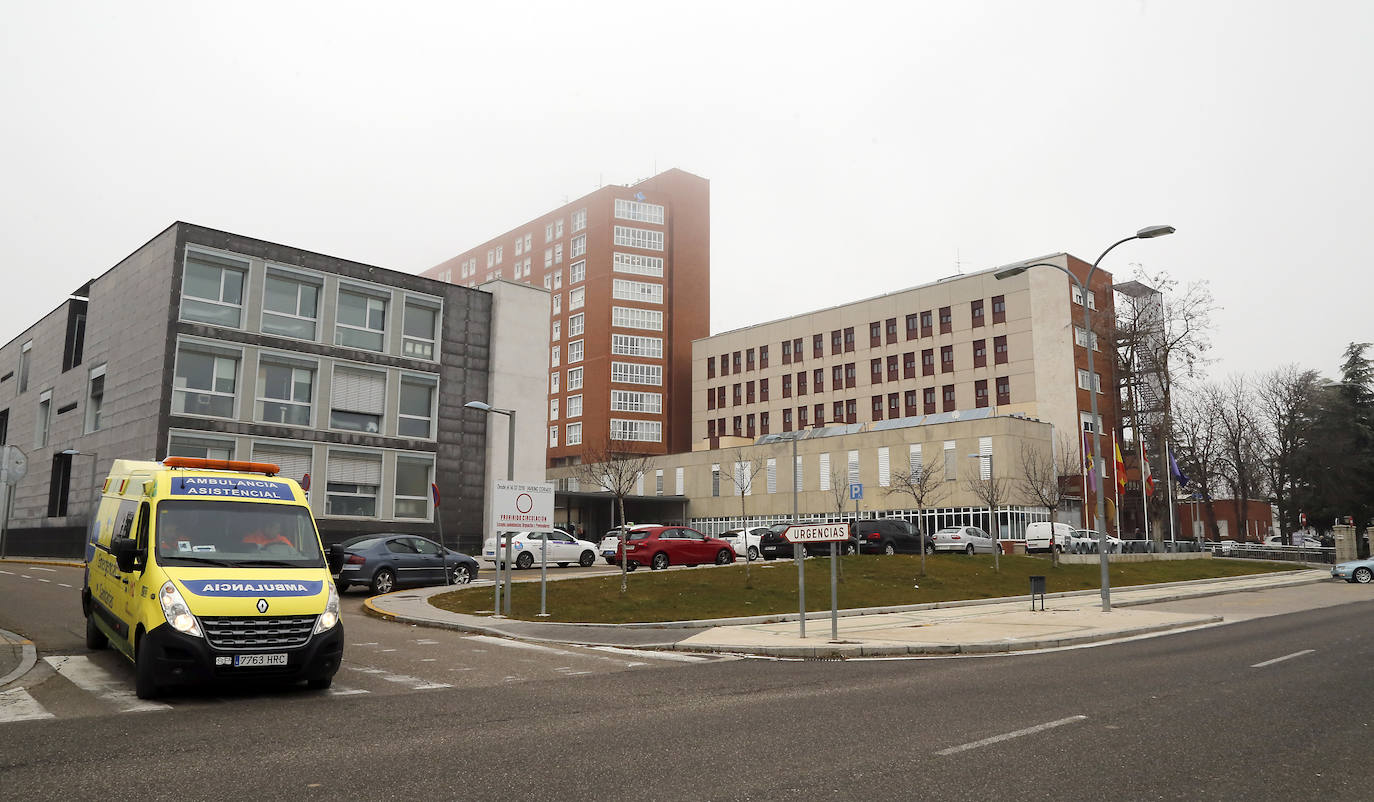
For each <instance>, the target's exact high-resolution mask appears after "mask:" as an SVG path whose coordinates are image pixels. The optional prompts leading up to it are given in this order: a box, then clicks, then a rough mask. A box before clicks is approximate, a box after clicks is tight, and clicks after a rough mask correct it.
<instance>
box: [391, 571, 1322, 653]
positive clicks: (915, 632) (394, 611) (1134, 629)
mask: <svg viewBox="0 0 1374 802" xmlns="http://www.w3.org/2000/svg"><path fill="white" fill-rule="evenodd" d="M1330 580H1331V573H1330V571H1329V570H1320V569H1318V570H1306V571H1295V572H1284V573H1281V574H1263V575H1258V576H1246V577H1234V578H1226V579H1206V580H1198V581H1193V582H1173V583H1168V584H1163V585H1146V586H1138V587H1127V588H1118V589H1114V590H1113V591H1112V608H1113V609H1112V611H1111V612H1109V613H1104V612H1102V608H1101V594H1100V592H1099V591H1096V590H1090V591H1077V592H1072V593H1057V594H1051V595H1049V596H1047V597H1046V599H1045V609H1044V611H1043V612H1042V611H1038V610H1037V611H1035V612H1032V611H1031V610H1030V598H1029V597H1028V596H1023V597H1017V598H1013V599H994V600H979V601H967V602H942V603H939V604H927V605H913V606H909V607H899V608H881V609H866V610H842V611H840V615H839V618H838V621H837V622H836V629H837V630H838V632H837V635H838V637H837V638H834V639H832V638H831V620H830V614H829V613H828V612H827V613H809V614H808V615H807V622H806V635H807V637H805V638H803V637H801V631H800V630H801V628H800V626H799V624H798V622H797V618H798V616H797V615H796V614H795V613H794V614H792V615H790V616H763V617H756V618H735V619H721V620H714V621H674V622H669V623H662V624H653V625H643V624H641V625H632V626H606V625H596V624H555V623H546V622H539V621H521V620H507V619H493V618H491V617H490V616H476V615H464V614H461V613H451V612H448V611H447V610H441V609H439V608H437V607H434V606H432V605H431V604H429V597H431V596H433V595H435V594H438V593H443V592H445V591H446V590H449V589H448V588H443V587H437V588H419V589H416V590H405V591H398V592H396V593H391V594H388V595H385V596H377V597H374V598H371V599H368V600H367V601H365V602H364V608H365V609H366V610H367V611H368V612H369V613H371V614H373V615H377V616H379V617H381V618H386V619H390V620H395V621H403V622H406V623H411V624H420V625H424V626H434V627H444V628H448V629H457V630H463V631H469V632H481V633H485V634H489V635H501V636H505V637H510V638H517V639H520V640H530V641H542V642H556V643H566V644H581V645H598V646H606V645H609V646H623V647H637V648H655V649H672V650H678V651H694V652H721V653H729V654H758V655H771V656H776V657H812V658H818V657H868V656H883V655H886V656H892V655H911V654H927V655H930V654H990V653H999V652H1016V651H1029V650H1034V649H1049V648H1056V647H1060V646H1071V645H1075V644H1082V643H1093V642H1099V641H1106V640H1116V639H1119V638H1128V637H1133V636H1136V635H1144V634H1149V633H1155V632H1163V631H1168V630H1176V629H1184V628H1188V627H1195V626H1202V625H1205V624H1213V623H1218V622H1220V621H1221V620H1222V618H1221V616H1218V615H1198V614H1188V613H1166V612H1160V611H1154V610H1142V609H1135V608H1138V607H1140V606H1141V605H1146V604H1153V603H1157V602H1164V601H1173V600H1176V599H1187V598H1197V597H1201V596H1212V595H1218V594H1222V593H1239V592H1246V591H1260V590H1265V589H1269V588H1279V587H1289V586H1293V585H1304V584H1310V583H1314V582H1323V581H1330ZM526 581H528V580H526ZM486 584H487V586H488V587H490V585H489V583H486Z"/></svg>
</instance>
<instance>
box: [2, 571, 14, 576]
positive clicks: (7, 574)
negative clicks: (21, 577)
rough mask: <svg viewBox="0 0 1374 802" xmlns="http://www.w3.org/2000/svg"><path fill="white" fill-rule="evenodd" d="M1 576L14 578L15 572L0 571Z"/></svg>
mask: <svg viewBox="0 0 1374 802" xmlns="http://www.w3.org/2000/svg"><path fill="white" fill-rule="evenodd" d="M0 574H4V575H5V576H14V572H13V571H0Z"/></svg>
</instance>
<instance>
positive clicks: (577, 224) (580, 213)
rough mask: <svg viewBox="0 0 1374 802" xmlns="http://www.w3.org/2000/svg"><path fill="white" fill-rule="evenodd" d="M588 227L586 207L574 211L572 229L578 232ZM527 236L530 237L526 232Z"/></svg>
mask: <svg viewBox="0 0 1374 802" xmlns="http://www.w3.org/2000/svg"><path fill="white" fill-rule="evenodd" d="M586 227H587V210H586V209H578V210H577V211H575V212H573V213H572V230H573V233H574V234H576V233H577V232H579V231H581V230H582V229H584V228H586ZM525 236H527V237H528V236H529V235H528V234H526V235H525Z"/></svg>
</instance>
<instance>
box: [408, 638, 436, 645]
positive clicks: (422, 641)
mask: <svg viewBox="0 0 1374 802" xmlns="http://www.w3.org/2000/svg"><path fill="white" fill-rule="evenodd" d="M414 642H415V643H417V644H419V645H420V646H434V645H435V644H437V643H438V642H439V641H437V640H430V639H428V638H420V639H419V640H417V641H414Z"/></svg>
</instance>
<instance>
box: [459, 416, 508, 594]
mask: <svg viewBox="0 0 1374 802" xmlns="http://www.w3.org/2000/svg"><path fill="white" fill-rule="evenodd" d="M463 406H464V407H465V408H467V409H476V410H480V411H482V412H486V413H493V412H494V413H496V414H497V415H505V416H506V417H507V418H509V419H510V420H509V422H508V423H507V427H506V435H507V436H506V481H508V482H513V481H515V410H513V409H497V408H496V407H494V406H492V405H491V404H487V403H484V402H482V401H469V402H467V403H466V404H464V405H463ZM496 550H497V552H498V553H497V555H496V557H497V559H496V561H495V562H496V609H495V610H493V611H492V612H493V614H494V615H498V616H499V615H501V565H502V563H503V562H504V563H505V566H506V582H507V586H506V615H507V616H509V615H510V592H511V587H510V584H509V583H510V581H511V563H510V558H511V538H506V559H505V560H504V561H503V560H502V559H501V555H500V553H499V552H500V550H501V533H500V532H497V533H496Z"/></svg>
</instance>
